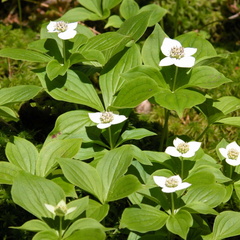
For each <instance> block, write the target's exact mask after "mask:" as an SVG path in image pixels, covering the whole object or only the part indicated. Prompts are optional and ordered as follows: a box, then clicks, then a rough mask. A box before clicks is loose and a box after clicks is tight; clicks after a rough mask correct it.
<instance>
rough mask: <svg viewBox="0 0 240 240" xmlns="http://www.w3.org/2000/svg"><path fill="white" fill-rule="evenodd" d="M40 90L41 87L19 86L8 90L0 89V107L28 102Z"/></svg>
mask: <svg viewBox="0 0 240 240" xmlns="http://www.w3.org/2000/svg"><path fill="white" fill-rule="evenodd" d="M41 90H42V88H41V87H38V86H33V85H21V86H14V87H9V88H1V89H0V105H5V104H9V103H17V102H24V101H27V100H30V99H32V98H34V97H35V96H36V95H37V94H38V93H39V92H40V91H41Z"/></svg>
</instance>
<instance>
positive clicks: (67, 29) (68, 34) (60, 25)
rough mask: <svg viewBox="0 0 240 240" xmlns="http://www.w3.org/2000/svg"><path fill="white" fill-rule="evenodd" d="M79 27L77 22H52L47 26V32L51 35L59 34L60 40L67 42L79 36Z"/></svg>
mask: <svg viewBox="0 0 240 240" xmlns="http://www.w3.org/2000/svg"><path fill="white" fill-rule="evenodd" d="M77 25H78V23H77V22H73V23H66V22H64V21H58V22H54V21H50V23H49V24H48V25H47V30H48V32H50V33H54V32H57V33H58V37H59V38H61V39H63V40H67V39H71V38H74V37H75V35H76V34H77V31H76V30H75V29H76V27H77Z"/></svg>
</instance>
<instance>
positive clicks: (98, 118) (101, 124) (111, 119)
mask: <svg viewBox="0 0 240 240" xmlns="http://www.w3.org/2000/svg"><path fill="white" fill-rule="evenodd" d="M88 116H89V118H90V119H91V120H92V121H93V122H95V123H97V124H98V125H97V127H98V128H100V129H104V128H108V127H110V126H111V125H114V124H118V123H121V122H123V121H125V120H126V119H127V118H126V117H125V116H124V115H118V114H114V113H112V112H96V113H88Z"/></svg>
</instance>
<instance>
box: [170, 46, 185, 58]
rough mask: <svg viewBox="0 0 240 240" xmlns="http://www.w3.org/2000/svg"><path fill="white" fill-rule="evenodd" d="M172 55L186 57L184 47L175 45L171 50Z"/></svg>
mask: <svg viewBox="0 0 240 240" xmlns="http://www.w3.org/2000/svg"><path fill="white" fill-rule="evenodd" d="M170 57H171V58H176V59H180V58H182V57H184V48H183V47H173V48H171V51H170Z"/></svg>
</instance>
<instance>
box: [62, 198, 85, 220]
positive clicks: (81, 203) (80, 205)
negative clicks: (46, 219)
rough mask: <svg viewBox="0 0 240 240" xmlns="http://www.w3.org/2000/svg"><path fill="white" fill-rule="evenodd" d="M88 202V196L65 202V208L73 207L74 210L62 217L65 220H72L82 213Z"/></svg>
mask: <svg viewBox="0 0 240 240" xmlns="http://www.w3.org/2000/svg"><path fill="white" fill-rule="evenodd" d="M88 203H89V197H88V196H86V197H83V198H80V199H77V200H74V201H71V202H70V203H68V204H67V208H68V209H70V208H73V207H74V208H75V210H74V211H73V212H71V213H69V214H67V216H65V217H64V219H66V220H74V219H76V218H77V217H78V216H79V215H80V214H82V213H83V212H84V211H85V210H86V209H87V207H88Z"/></svg>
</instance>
